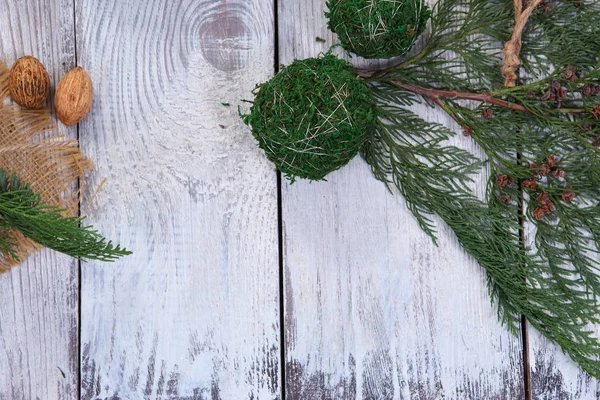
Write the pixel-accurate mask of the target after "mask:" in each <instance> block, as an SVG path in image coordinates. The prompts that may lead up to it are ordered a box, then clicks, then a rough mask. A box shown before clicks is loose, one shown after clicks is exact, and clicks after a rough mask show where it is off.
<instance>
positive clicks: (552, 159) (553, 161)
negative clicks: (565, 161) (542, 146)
mask: <svg viewBox="0 0 600 400" xmlns="http://www.w3.org/2000/svg"><path fill="white" fill-rule="evenodd" d="M546 161H547V162H548V165H549V166H550V168H554V167H556V162H557V161H558V157H556V156H548V157H546Z"/></svg>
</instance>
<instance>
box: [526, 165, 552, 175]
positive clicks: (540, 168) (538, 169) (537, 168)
mask: <svg viewBox="0 0 600 400" xmlns="http://www.w3.org/2000/svg"><path fill="white" fill-rule="evenodd" d="M529 169H530V170H531V173H532V174H534V175H537V176H546V175H548V173H549V172H550V166H549V165H548V164H542V165H536V164H529Z"/></svg>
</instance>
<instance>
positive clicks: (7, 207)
mask: <svg viewBox="0 0 600 400" xmlns="http://www.w3.org/2000/svg"><path fill="white" fill-rule="evenodd" d="M63 211H64V210H61V209H59V208H57V207H54V206H50V205H48V204H45V203H44V202H42V201H41V199H40V195H39V194H37V193H34V192H32V191H31V189H29V187H28V186H27V185H26V184H25V183H23V182H21V181H19V179H18V177H17V176H16V175H14V174H13V175H11V176H8V174H7V173H6V171H5V170H3V169H0V251H1V252H2V253H4V254H5V255H6V256H8V257H11V258H15V259H17V253H16V247H15V246H16V244H15V243H13V241H12V240H11V233H10V232H11V231H12V230H17V231H19V232H20V233H21V234H23V236H25V237H27V238H29V239H31V240H33V241H34V242H36V243H39V244H40V245H42V246H45V247H48V248H50V249H53V250H56V251H58V252H61V253H64V254H67V255H69V256H71V257H74V258H76V259H80V260H86V259H87V260H100V261H114V260H116V259H118V258H119V257H122V256H125V255H129V254H131V252H130V251H127V250H126V249H124V248H122V247H120V246H119V245H114V244H113V243H112V242H110V241H107V240H106V239H105V238H104V237H102V235H100V234H99V233H98V232H97V231H95V230H93V229H92V227H91V226H81V223H82V222H83V220H84V218H80V217H65V216H63V215H62V212H63Z"/></svg>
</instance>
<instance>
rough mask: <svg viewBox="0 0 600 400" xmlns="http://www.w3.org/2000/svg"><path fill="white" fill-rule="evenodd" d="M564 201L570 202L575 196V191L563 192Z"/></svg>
mask: <svg viewBox="0 0 600 400" xmlns="http://www.w3.org/2000/svg"><path fill="white" fill-rule="evenodd" d="M561 197H562V199H563V201H564V202H567V203H570V202H572V201H573V199H574V198H575V193H573V192H562V195H561Z"/></svg>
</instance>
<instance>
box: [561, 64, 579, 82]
mask: <svg viewBox="0 0 600 400" xmlns="http://www.w3.org/2000/svg"><path fill="white" fill-rule="evenodd" d="M564 77H565V79H566V80H568V81H574V80H575V79H577V74H576V73H575V66H574V65H569V66H568V67H567V69H566V70H565V72H564Z"/></svg>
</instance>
